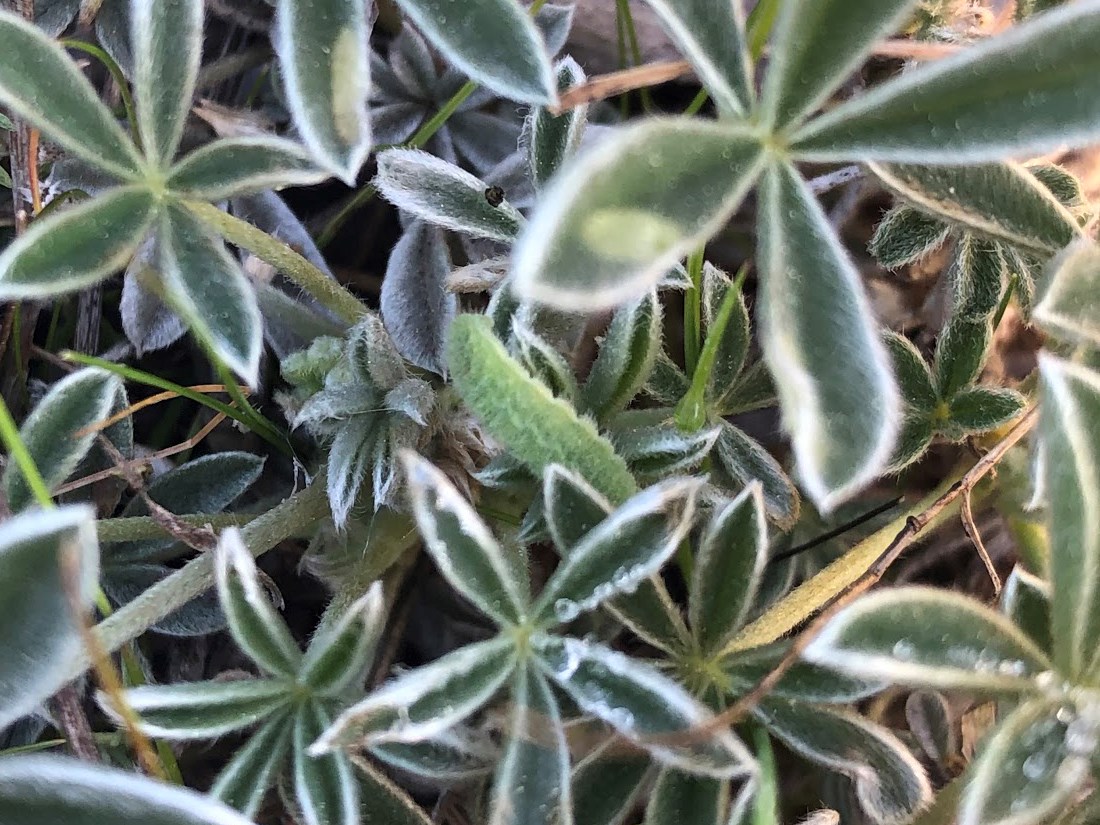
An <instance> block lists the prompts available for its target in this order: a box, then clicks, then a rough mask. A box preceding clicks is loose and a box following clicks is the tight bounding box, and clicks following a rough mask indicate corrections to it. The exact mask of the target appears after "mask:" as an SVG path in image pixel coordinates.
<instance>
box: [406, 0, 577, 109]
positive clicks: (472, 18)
mask: <svg viewBox="0 0 1100 825" xmlns="http://www.w3.org/2000/svg"><path fill="white" fill-rule="evenodd" d="M397 5H398V6H399V7H400V8H401V10H402V11H403V12H405V14H406V15H408V17H409V19H410V20H412V22H413V23H415V24H416V27H417V28H418V29H420V31H422V32H423V33H424V35H425V37H427V38H428V40H430V41H431V43H432V45H433V46H435V47H436V48H437V49H439V51H440V52H442V53H443V56H444V57H446V58H447V60H448V61H449V62H450V63H452V64H454V65H455V66H456V67H457V68H458V69H460V70H461V71H462V72H463V73H464V74H466V75H469V76H470V78H472V79H473V80H475V81H477V82H478V83H480V84H481V85H483V86H485V87H486V88H488V89H492V90H493V91H494V92H496V93H497V94H499V95H501V96H502V97H506V98H508V99H509V100H516V101H519V102H521V103H534V104H545V103H551V102H553V101H554V100H556V99H557V84H556V82H555V80H554V69H553V67H552V66H551V65H550V56H549V55H548V54H547V52H546V46H545V45H544V44H543V42H542V38H541V37H540V36H539V32H538V29H537V28H536V27H535V24H534V22H533V21H532V20H531V18H530V17H529V16H528V15H527V14H525V13H524V11H523V9H522V8H520V6H519V4H517V3H516V2H515V0H480V1H479V2H478V3H476V4H473V5H471V4H463V5H462V6H461V7H458V6H456V5H455V4H454V2H453V1H452V0H398V2H397Z"/></svg>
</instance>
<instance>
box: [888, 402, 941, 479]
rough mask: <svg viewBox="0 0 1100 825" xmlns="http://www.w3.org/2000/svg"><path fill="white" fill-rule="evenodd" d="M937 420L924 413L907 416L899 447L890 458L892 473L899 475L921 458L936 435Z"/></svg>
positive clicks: (895, 448)
mask: <svg viewBox="0 0 1100 825" xmlns="http://www.w3.org/2000/svg"><path fill="white" fill-rule="evenodd" d="M936 423H937V422H936V420H935V419H933V418H932V416H931V415H929V414H927V413H924V412H917V413H913V414H911V415H907V416H905V419H904V420H903V421H902V423H901V433H900V434H899V435H898V443H897V446H895V447H894V454H893V456H891V457H890V472H891V473H898V472H901V471H902V470H904V469H905V468H906V467H908V466H909V465H910V464H912V463H913V462H915V461H917V460H918V459H919V458H921V457H922V456H923V455H924V453H925V451H927V450H928V446H929V445H930V444H931V443H932V439H933V438H934V437H935V435H936V426H935V425H936Z"/></svg>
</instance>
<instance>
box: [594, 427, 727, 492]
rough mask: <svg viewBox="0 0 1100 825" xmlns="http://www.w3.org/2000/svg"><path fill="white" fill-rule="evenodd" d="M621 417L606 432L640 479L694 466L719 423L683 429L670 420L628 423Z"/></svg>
mask: <svg viewBox="0 0 1100 825" xmlns="http://www.w3.org/2000/svg"><path fill="white" fill-rule="evenodd" d="M646 412H648V410H647V411H646ZM624 418H626V419H627V420H626V422H625V423H624V422H622V421H621V420H620V421H615V422H613V423H612V425H611V429H610V432H609V433H608V435H609V437H610V438H611V442H612V443H613V444H614V445H615V451H616V452H617V453H618V454H619V455H621V456H622V457H623V458H624V459H626V462H627V464H629V465H630V469H631V471H632V472H633V473H634V475H635V477H637V478H638V479H639V480H640V481H642V482H643V483H653V482H656V481H659V480H660V479H662V478H668V477H669V476H670V475H677V474H684V473H690V472H692V471H693V470H695V469H697V468H698V467H699V465H701V464H702V463H703V462H704V461H705V460H706V458H707V456H708V455H709V454H710V451H711V449H712V448H713V447H714V444H715V442H716V441H717V440H718V436H719V435H720V434H721V432H722V429H721V427H708V428H706V429H702V430H696V431H695V432H684V431H683V430H681V429H680V428H679V427H678V426H677V425H676V423H675V422H673V421H665V422H664V423H661V424H654V425H649V426H645V425H639V426H631V425H630V420H629V418H627V417H625V416H624Z"/></svg>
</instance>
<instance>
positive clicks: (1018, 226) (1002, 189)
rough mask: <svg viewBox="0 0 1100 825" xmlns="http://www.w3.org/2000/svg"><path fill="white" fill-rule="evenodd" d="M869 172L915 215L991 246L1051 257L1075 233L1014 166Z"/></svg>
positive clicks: (1070, 221) (876, 167)
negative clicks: (930, 216)
mask: <svg viewBox="0 0 1100 825" xmlns="http://www.w3.org/2000/svg"><path fill="white" fill-rule="evenodd" d="M869 166H870V169H871V171H872V172H874V173H875V175H877V176H878V178H879V180H881V181H882V182H883V183H885V184H886V185H887V186H889V187H890V188H891V189H893V190H894V191H895V192H897V193H898V194H899V195H900V196H901V197H903V198H904V199H905V200H907V201H909V202H910V203H912V204H913V205H914V206H916V207H918V208H919V209H922V210H924V211H925V212H929V213H931V214H933V215H935V216H937V217H938V218H940V219H942V220H945V221H948V222H949V223H952V224H955V225H956V226H961V227H965V228H966V229H969V230H971V231H974V232H980V233H982V234H983V235H986V236H987V237H989V238H992V239H994V240H998V241H1005V242H1007V243H1010V244H1013V245H1014V246H1022V247H1025V248H1027V249H1032V250H1036V251H1038V252H1057V251H1058V250H1060V249H1062V247H1064V246H1066V245H1067V244H1068V243H1070V241H1072V240H1073V239H1074V238H1076V237H1078V236H1079V235H1080V232H1081V230H1080V227H1078V226H1077V221H1076V219H1075V218H1074V217H1073V215H1072V214H1070V212H1069V210H1068V209H1066V207H1065V206H1063V205H1062V204H1061V203H1060V202H1059V201H1058V198H1056V197H1055V196H1054V194H1053V193H1052V192H1051V191H1050V189H1048V188H1047V187H1046V186H1044V185H1043V184H1042V183H1040V182H1039V180H1038V179H1037V178H1036V177H1035V175H1033V174H1032V173H1031V171H1030V170H1028V169H1027V168H1026V167H1024V166H1021V165H1019V164H1015V163H985V164H980V165H975V166H930V165H916V164H913V165H902V164H886V163H871V164H869Z"/></svg>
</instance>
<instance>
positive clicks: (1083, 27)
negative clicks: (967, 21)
mask: <svg viewBox="0 0 1100 825" xmlns="http://www.w3.org/2000/svg"><path fill="white" fill-rule="evenodd" d="M840 16H841V17H845V16H846V15H840ZM1098 39H1100V14H1097V10H1096V7H1095V6H1094V5H1093V4H1092V3H1084V4H1081V3H1073V4H1071V5H1069V6H1066V7H1065V8H1063V9H1059V10H1057V11H1052V12H1050V13H1048V14H1044V15H1042V16H1040V17H1037V18H1036V19H1035V20H1033V21H1029V22H1027V23H1025V24H1023V25H1020V26H1016V27H1014V28H1013V29H1011V30H1010V31H1008V32H1007V33H1006V34H1003V35H1001V36H999V37H993V38H990V39H988V40H986V41H983V42H981V43H979V44H978V45H976V46H972V47H970V48H968V49H965V50H963V51H962V52H961V53H959V54H957V55H955V56H953V57H949V58H946V59H945V60H939V61H936V62H934V63H931V64H926V65H924V66H921V67H920V68H919V69H917V70H914V71H911V72H905V73H904V74H902V75H901V76H899V77H897V78H895V79H894V80H891V81H889V82H887V83H883V84H882V85H881V86H879V87H877V88H875V89H873V90H872V91H870V92H868V93H866V94H862V95H859V96H858V97H856V98H854V99H852V100H851V101H849V102H847V103H843V104H841V105H840V106H837V107H836V108H834V109H832V110H830V111H829V112H828V113H827V114H825V115H822V116H821V117H819V118H817V119H816V120H813V121H811V122H810V123H809V124H808V125H807V126H806V127H804V128H803V129H802V131H801V132H800V133H799V134H797V135H795V136H794V138H793V139H792V147H791V148H792V150H793V152H794V153H795V155H796V156H797V157H800V158H804V159H806V160H810V159H814V160H820V161H823V160H851V159H854V158H859V159H860V160H862V161H867V160H883V161H897V162H902V163H952V164H954V163H981V162H984V161H998V160H1002V159H1003V158H1005V157H1009V156H1013V155H1017V156H1019V155H1038V154H1042V153H1044V152H1048V151H1052V150H1054V149H1059V148H1062V147H1064V146H1066V145H1067V144H1068V145H1074V146H1079V145H1083V144H1086V143H1089V142H1091V141H1092V140H1094V139H1095V137H1096V136H1097V133H1098V131H1100V97H1098V96H1097V95H1096V94H1094V88H1093V87H1094V83H1095V79H1096V76H1097V74H1098V73H1100V51H1098V50H1097V49H1096V48H1095V44H1096V42H1097V40H1098Z"/></svg>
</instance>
